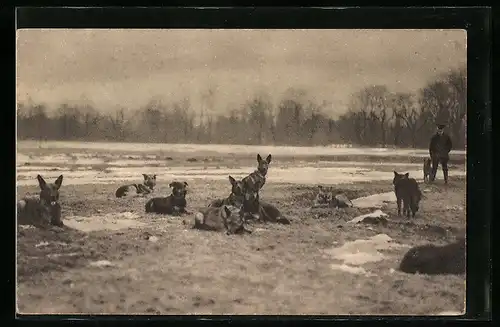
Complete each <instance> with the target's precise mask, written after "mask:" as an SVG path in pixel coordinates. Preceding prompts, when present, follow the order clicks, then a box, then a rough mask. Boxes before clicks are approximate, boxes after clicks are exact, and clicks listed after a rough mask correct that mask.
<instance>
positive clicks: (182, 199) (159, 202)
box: [146, 182, 188, 215]
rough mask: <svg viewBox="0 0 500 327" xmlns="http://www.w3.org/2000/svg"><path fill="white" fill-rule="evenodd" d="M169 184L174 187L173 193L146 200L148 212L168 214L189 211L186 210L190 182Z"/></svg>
mask: <svg viewBox="0 0 500 327" xmlns="http://www.w3.org/2000/svg"><path fill="white" fill-rule="evenodd" d="M169 186H170V187H171V188H172V194H170V195H169V196H167V197H161V198H160V197H158V198H152V199H149V201H148V202H146V212H147V213H160V214H166V215H181V214H183V213H188V212H187V211H186V206H187V202H186V194H187V186H188V183H186V182H183V183H182V182H172V183H170V185H169Z"/></svg>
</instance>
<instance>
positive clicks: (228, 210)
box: [221, 205, 248, 235]
mask: <svg viewBox="0 0 500 327" xmlns="http://www.w3.org/2000/svg"><path fill="white" fill-rule="evenodd" d="M221 215H222V218H223V219H224V222H225V223H224V225H225V226H226V234H227V235H231V234H242V233H244V232H248V231H247V230H246V229H245V224H244V223H245V219H244V215H245V212H244V210H243V209H242V208H237V207H235V206H227V205H224V206H222V208H221Z"/></svg>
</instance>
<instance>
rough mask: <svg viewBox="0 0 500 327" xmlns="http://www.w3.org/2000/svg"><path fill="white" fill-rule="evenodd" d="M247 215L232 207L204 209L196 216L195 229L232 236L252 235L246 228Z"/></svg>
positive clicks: (241, 210)
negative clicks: (223, 232)
mask: <svg viewBox="0 0 500 327" xmlns="http://www.w3.org/2000/svg"><path fill="white" fill-rule="evenodd" d="M244 216H245V213H244V211H243V209H240V208H237V207H235V206H231V205H223V206H221V207H208V208H203V209H201V210H200V211H199V212H197V213H195V215H194V225H193V228H194V229H200V230H207V231H217V232H222V231H225V232H226V234H227V235H231V234H243V233H247V234H250V233H252V231H250V230H248V229H246V228H245V217H244Z"/></svg>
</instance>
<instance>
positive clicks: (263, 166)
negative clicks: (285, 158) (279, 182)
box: [257, 154, 271, 176]
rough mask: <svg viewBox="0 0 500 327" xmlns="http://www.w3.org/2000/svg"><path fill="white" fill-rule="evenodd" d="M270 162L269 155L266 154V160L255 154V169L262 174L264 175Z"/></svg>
mask: <svg viewBox="0 0 500 327" xmlns="http://www.w3.org/2000/svg"><path fill="white" fill-rule="evenodd" d="M270 163H271V155H268V156H267V158H266V160H264V159H262V157H261V156H260V154H257V164H258V166H257V170H258V171H259V172H260V173H261V174H262V175H264V176H265V175H266V174H267V170H268V169H269V164H270Z"/></svg>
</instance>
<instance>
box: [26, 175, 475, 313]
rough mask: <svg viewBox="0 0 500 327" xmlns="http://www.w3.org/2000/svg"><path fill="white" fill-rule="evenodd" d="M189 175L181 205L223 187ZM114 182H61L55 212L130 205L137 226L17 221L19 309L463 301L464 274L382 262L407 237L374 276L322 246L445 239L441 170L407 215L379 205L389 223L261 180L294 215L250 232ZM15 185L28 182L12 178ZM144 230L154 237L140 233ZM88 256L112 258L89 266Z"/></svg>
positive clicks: (412, 309)
mask: <svg viewBox="0 0 500 327" xmlns="http://www.w3.org/2000/svg"><path fill="white" fill-rule="evenodd" d="M158 182H159V185H158V190H157V191H156V192H157V194H166V193H168V192H169V189H168V186H167V185H168V181H165V182H162V181H158ZM189 185H190V191H189V193H188V206H189V207H190V209H191V210H195V209H196V208H199V207H202V206H205V205H207V204H208V203H209V202H210V200H212V199H214V198H217V197H223V196H226V195H227V194H228V193H229V191H230V190H229V182H228V181H225V182H224V181H210V182H209V183H208V182H205V181H202V180H192V181H191V180H189ZM117 186H118V184H116V185H82V186H70V185H68V186H64V185H63V187H62V189H61V202H62V204H63V215H64V216H71V215H82V216H92V215H102V214H106V213H113V212H114V213H116V212H125V211H132V212H135V213H139V214H140V215H141V217H140V218H139V220H140V221H142V222H144V223H146V224H145V225H144V226H142V227H140V228H134V229H124V230H118V231H96V232H90V233H83V232H79V231H75V230H70V229H65V230H63V231H58V230H53V231H40V230H36V229H33V228H19V230H18V251H17V260H18V309H19V311H20V312H21V313H115V314H120V313H124V314H434V313H437V312H440V311H445V310H446V311H449V310H457V311H461V310H463V308H464V297H465V277H464V276H425V275H407V274H404V273H401V272H398V271H397V270H396V271H394V270H391V269H397V266H398V264H399V261H400V259H401V258H402V256H403V254H404V252H405V251H407V249H406V248H402V249H391V250H388V251H387V252H386V255H387V256H386V259H385V260H383V261H380V262H376V263H371V264H367V265H365V266H364V267H365V269H367V270H369V271H371V272H374V273H376V274H375V276H372V277H366V276H364V275H355V274H351V273H346V272H342V271H338V270H333V269H331V268H330V265H331V264H332V263H335V262H334V260H333V259H332V258H331V257H329V256H328V255H325V254H324V252H323V251H322V250H325V249H329V248H332V247H334V246H335V247H336V246H340V245H342V244H343V243H345V242H347V241H352V240H355V239H359V238H367V237H370V236H373V235H376V234H379V233H385V234H387V235H389V236H390V237H391V238H393V239H394V240H395V241H396V242H399V243H404V244H408V245H417V244H423V243H427V242H434V243H436V244H444V243H447V242H449V241H452V240H454V238H455V237H456V236H458V235H463V234H464V233H465V179H463V178H462V179H458V178H456V179H454V180H452V181H451V182H450V185H448V186H445V185H443V184H442V181H438V182H437V183H436V184H433V185H430V186H427V185H426V186H422V188H425V189H428V190H427V192H425V195H426V198H425V199H424V200H423V202H422V204H421V211H420V212H419V213H418V216H417V217H416V218H415V219H414V220H413V219H410V220H408V219H407V218H400V217H397V216H396V215H395V214H394V213H395V204H394V203H391V204H388V205H387V207H385V208H383V210H384V211H385V212H387V213H389V217H388V219H389V221H390V223H389V224H388V225H387V226H381V225H364V224H357V225H352V224H347V221H348V220H350V219H352V218H354V217H355V216H357V215H359V214H364V213H368V212H371V211H373V210H371V209H358V208H348V209H337V210H334V209H314V210H311V209H310V206H311V203H312V198H313V197H314V195H315V186H314V185H303V186H300V185H299V186H297V185H287V184H279V185H275V184H271V183H269V184H266V186H265V187H264V189H263V191H262V195H261V196H262V198H263V199H265V200H267V201H269V202H272V203H274V204H276V205H277V206H278V207H279V208H280V209H282V211H283V212H284V213H285V214H286V215H287V216H288V217H289V218H290V219H291V220H292V224H291V225H274V224H263V225H254V226H252V228H253V229H254V232H253V234H251V235H244V236H237V235H234V236H226V235H225V234H219V233H214V232H203V231H197V230H192V229H191V224H192V216H185V217H180V218H174V217H168V216H166V217H161V216H157V215H146V214H145V213H144V203H145V201H146V199H144V198H135V199H128V200H122V199H115V198H114V196H113V195H114V191H115V189H116V187H117ZM337 188H338V189H341V190H343V191H344V192H345V193H346V194H347V195H348V196H349V197H350V198H355V197H360V196H365V195H370V194H375V193H380V192H388V191H391V190H392V185H391V183H390V182H372V183H357V184H352V185H339V186H338V187H337ZM18 192H19V194H20V195H24V194H26V193H32V194H35V193H37V189H36V188H35V187H19V188H18ZM151 235H153V236H157V238H158V241H157V242H152V241H150V240H148V237H149V236H151ZM41 242H49V244H47V245H45V246H40V243H41ZM37 245H38V246H37ZM61 254H67V255H61ZM47 255H49V256H47ZM54 255H55V256H54ZM57 255H59V256H57ZM96 260H109V261H110V262H112V263H113V264H114V266H111V267H92V266H89V263H90V262H92V261H96Z"/></svg>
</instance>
